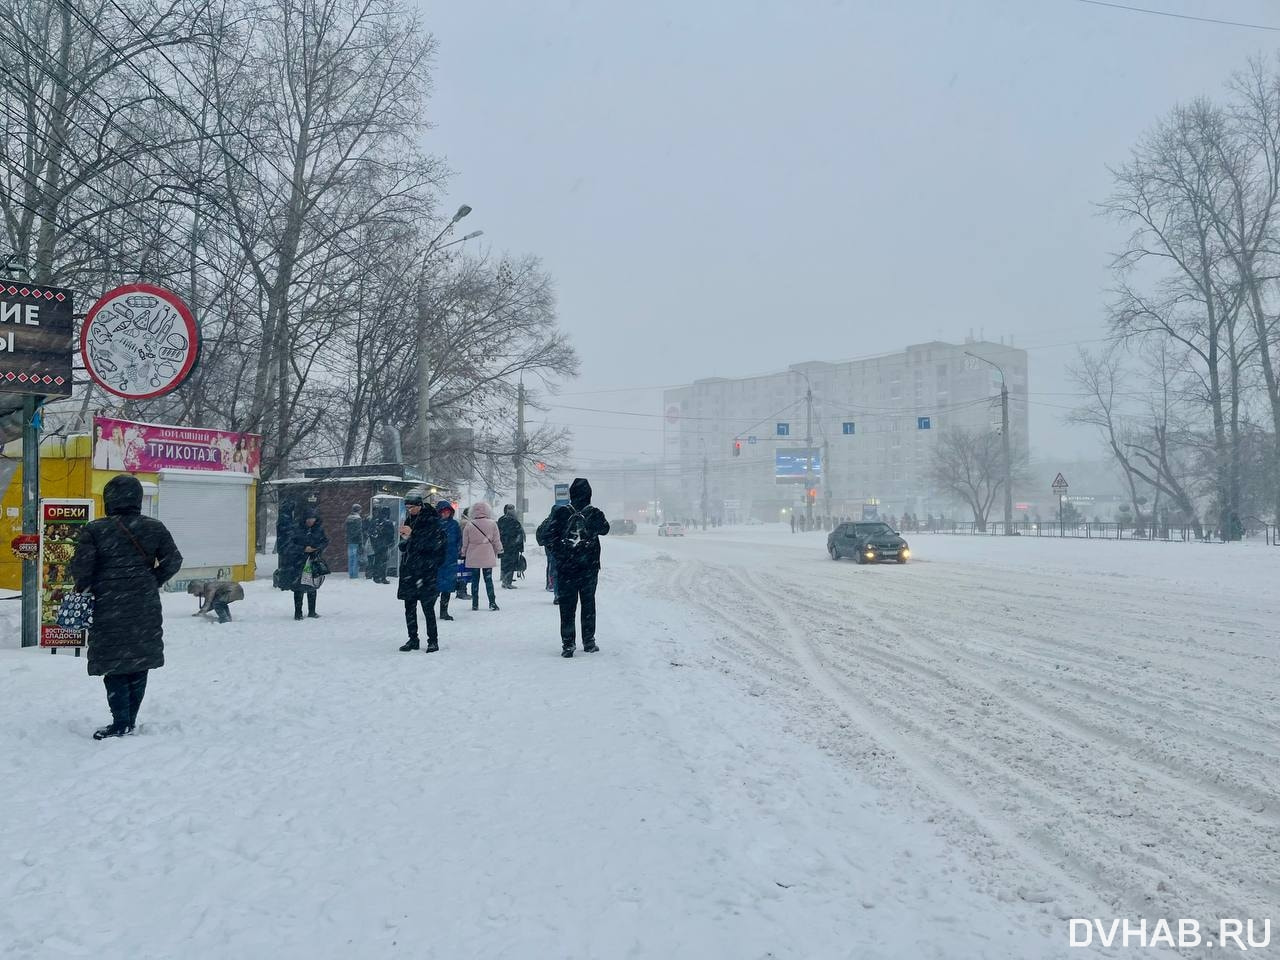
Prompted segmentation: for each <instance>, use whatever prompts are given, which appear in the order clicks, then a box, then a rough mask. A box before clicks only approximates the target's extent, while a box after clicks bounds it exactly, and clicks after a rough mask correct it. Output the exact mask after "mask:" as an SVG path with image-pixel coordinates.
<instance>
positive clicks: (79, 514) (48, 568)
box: [39, 499, 93, 647]
mask: <svg viewBox="0 0 1280 960" xmlns="http://www.w3.org/2000/svg"><path fill="white" fill-rule="evenodd" d="M92 519H93V501H92V500H57V499H49V500H41V501H40V560H39V564H40V588H39V589H40V646H42V647H82V646H84V644H85V641H86V640H87V638H88V637H87V632H86V631H84V630H68V629H67V628H66V627H60V626H58V607H59V606H61V605H62V598H63V597H65V596H66V595H67V594H69V593H71V592H72V591H74V590H75V584H74V583H73V582H72V580H71V558H72V557H73V556H74V555H75V552H76V540H77V539H78V538H79V536H80V530H81V528H83V527H84V525H85V524H86V523H88V522H89V521H90V520H92Z"/></svg>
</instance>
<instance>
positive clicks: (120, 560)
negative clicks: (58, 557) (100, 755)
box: [71, 476, 182, 740]
mask: <svg viewBox="0 0 1280 960" xmlns="http://www.w3.org/2000/svg"><path fill="white" fill-rule="evenodd" d="M102 502H103V505H104V506H105V507H106V511H107V515H106V517H104V518H103V519H101V520H94V521H93V522H92V523H90V524H87V525H86V526H85V528H84V530H82V531H81V533H80V539H79V541H78V542H77V544H76V552H75V556H74V557H73V558H72V560H71V576H72V578H73V579H74V580H75V584H76V590H77V591H78V592H81V593H83V592H84V591H86V590H87V591H89V592H90V593H92V594H93V597H94V603H93V626H92V627H90V628H89V658H88V659H89V675H90V676H92V677H102V680H103V683H104V684H105V685H106V688H107V704H108V706H110V708H111V725H110V726H107V727H103V728H102V729H101V730H98V731H96V732H95V733H94V735H93V736H94V739H95V740H103V739H105V738H107V737H120V736H124V735H125V734H126V733H131V732H133V728H134V725H135V724H136V723H137V720H138V708H139V707H140V706H142V697H143V694H145V693H146V690H147V671H148V670H154V669H156V668H157V667H162V666H164V613H163V611H162V609H161V607H160V587H161V586H163V585H164V584H165V583H166V582H167V581H168V580H169V579H171V578H172V577H173V575H174V574H175V573H177V572H178V570H180V569H181V568H182V554H181V553H179V552H178V548H177V547H176V546H175V545H174V542H173V537H172V536H170V535H169V531H168V529H166V527H165V525H164V524H163V523H161V522H160V521H159V520H153V519H152V518H151V517H144V516H142V484H141V483H140V482H139V481H138V479H137V477H130V476H119V477H114V478H112V479H111V480H109V481H108V482H107V486H106V488H105V489H104V490H103V491H102Z"/></svg>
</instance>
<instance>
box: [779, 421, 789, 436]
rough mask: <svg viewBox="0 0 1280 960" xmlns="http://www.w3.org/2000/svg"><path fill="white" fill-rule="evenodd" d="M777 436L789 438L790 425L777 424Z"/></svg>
mask: <svg viewBox="0 0 1280 960" xmlns="http://www.w3.org/2000/svg"><path fill="white" fill-rule="evenodd" d="M778 436H780V437H789V436H791V424H789V423H780V424H778Z"/></svg>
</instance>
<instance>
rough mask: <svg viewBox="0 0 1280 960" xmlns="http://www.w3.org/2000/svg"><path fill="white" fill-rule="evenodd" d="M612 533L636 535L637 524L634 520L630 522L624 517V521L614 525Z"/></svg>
mask: <svg viewBox="0 0 1280 960" xmlns="http://www.w3.org/2000/svg"><path fill="white" fill-rule="evenodd" d="M610 532H612V533H635V532H636V522H635V521H634V520H628V519H626V518H625V517H624V518H623V519H621V520H618V521H617V522H615V523H614V525H613V530H612V531H610Z"/></svg>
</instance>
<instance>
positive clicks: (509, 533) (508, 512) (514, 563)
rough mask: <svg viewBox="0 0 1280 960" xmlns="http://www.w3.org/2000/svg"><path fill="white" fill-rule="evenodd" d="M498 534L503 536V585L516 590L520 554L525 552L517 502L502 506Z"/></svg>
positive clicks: (522, 527)
mask: <svg viewBox="0 0 1280 960" xmlns="http://www.w3.org/2000/svg"><path fill="white" fill-rule="evenodd" d="M498 534H499V535H500V536H501V537H502V558H501V560H502V586H503V587H504V588H505V589H507V590H514V589H515V588H516V585H515V583H514V582H513V581H514V580H515V576H516V572H517V571H518V570H519V569H520V555H521V554H522V553H524V526H523V525H522V524H521V523H520V518H519V517H517V516H516V507H515V504H513V503H508V504H507V505H506V506H505V507H503V508H502V516H501V517H500V518H499V520H498Z"/></svg>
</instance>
